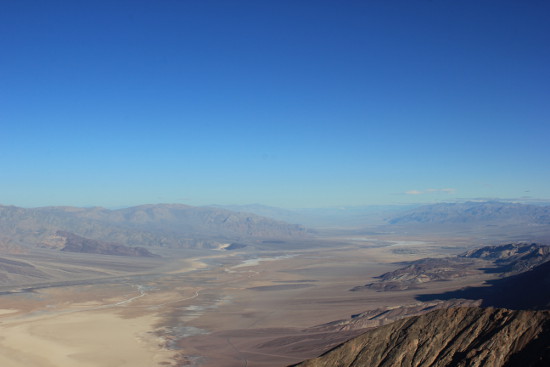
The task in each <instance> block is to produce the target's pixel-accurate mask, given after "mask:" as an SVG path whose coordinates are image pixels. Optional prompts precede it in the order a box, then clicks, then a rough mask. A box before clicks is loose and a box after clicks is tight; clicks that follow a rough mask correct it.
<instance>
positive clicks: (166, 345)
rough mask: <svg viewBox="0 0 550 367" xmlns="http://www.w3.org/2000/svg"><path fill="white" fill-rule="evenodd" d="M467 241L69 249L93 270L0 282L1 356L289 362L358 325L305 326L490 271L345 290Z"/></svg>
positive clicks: (362, 238) (370, 239)
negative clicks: (390, 287) (129, 252)
mask: <svg viewBox="0 0 550 367" xmlns="http://www.w3.org/2000/svg"><path fill="white" fill-rule="evenodd" d="M472 245H474V244H472V242H471V240H470V239H465V238H457V237H455V238H452V239H449V238H443V237H442V238H438V237H426V236H423V237H420V236H418V237H410V236H408V237H399V236H389V235H384V236H372V235H369V236H366V235H350V234H334V235H332V236H326V235H325V236H323V238H319V239H318V240H315V241H310V242H308V243H274V244H271V245H270V244H267V245H266V246H263V247H262V249H256V250H254V251H250V249H246V248H245V249H239V250H234V251H226V250H223V249H221V250H219V251H213V250H187V251H184V250H163V252H162V253H161V257H160V258H155V259H140V258H131V259H126V258H125V259H121V260H119V259H118V258H117V257H113V256H107V255H90V254H71V255H70V256H74V257H75V259H76V258H77V257H84V258H86V259H87V260H86V261H87V262H88V265H87V268H88V269H91V268H93V267H96V268H97V269H98V273H100V272H99V269H101V276H98V277H93V276H89V277H87V278H86V279H76V280H72V281H71V280H70V274H69V275H67V280H65V281H59V282H50V283H46V284H38V283H37V284H35V285H32V286H25V287H8V286H4V287H3V288H2V289H1V291H2V292H1V295H0V364H1V365H3V366H12V367H20V366H21V367H23V366H30V365H33V366H45V367H49V366H55V367H65V366H67V367H69V366H71V367H72V366H85V367H87V366H90V367H92V366H94V367H104V366H133V367H136V366H144V367H145V366H148V367H149V366H204V367H210V366H212V367H213V366H218V367H224V366H227V367H229V366H265V367H268V366H286V365H290V364H292V363H297V362H299V361H301V360H304V359H306V358H311V357H314V356H317V355H319V354H320V353H321V352H323V351H324V350H327V349H328V348H330V347H332V346H334V345H336V344H338V343H340V342H343V341H344V340H346V339H347V338H350V337H352V336H355V335H357V333H358V331H357V330H349V331H347V332H339V333H330V332H326V331H322V329H319V328H316V326H319V325H323V324H325V323H329V322H331V321H334V320H339V319H347V318H350V317H351V316H352V315H354V314H358V313H361V312H364V311H367V310H372V309H376V308H382V307H386V308H388V307H389V308H391V307H397V306H403V305H413V304H417V303H418V301H417V300H416V299H415V297H416V296H418V295H419V294H422V293H434V292H435V293H439V292H444V291H447V290H452V289H457V288H460V287H463V286H466V285H478V284H481V283H482V282H483V280H484V279H487V278H489V277H490V275H486V276H484V277H479V276H476V277H465V278H460V279H457V280H456V281H448V282H433V283H430V284H428V285H427V286H426V287H424V288H423V289H415V290H407V291H401V292H377V291H376V290H370V289H367V290H363V291H360V292H352V291H350V289H352V288H353V287H356V286H360V285H363V284H365V283H368V282H371V281H373V277H376V276H378V275H380V274H382V273H385V272H388V271H392V270H395V269H397V268H398V267H400V266H401V265H400V263H401V262H403V261H410V260H416V259H419V258H422V257H428V256H446V255H453V254H456V253H459V252H462V251H464V250H465V249H466V248H468V247H471V246H472ZM67 256H69V255H67ZM11 257H12V258H14V259H16V258H18V257H20V258H24V257H25V255H24V254H22V255H12V256H11ZM113 258H116V259H115V260H113ZM27 261H28V259H27ZM52 261H53V260H52ZM80 265H82V264H80Z"/></svg>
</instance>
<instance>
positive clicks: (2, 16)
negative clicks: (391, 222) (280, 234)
mask: <svg viewBox="0 0 550 367" xmlns="http://www.w3.org/2000/svg"><path fill="white" fill-rule="evenodd" d="M0 50H1V51H0V128H1V129H0V143H1V145H0V203H2V204H11V205H18V206H27V207H32V206H44V205H76V206H89V205H98V206H106V207H119V206H130V205H138V204H144V203H158V202H170V203H172V202H174V203H186V204H190V205H207V204H247V203H263V204H268V205H274V206H282V207H323V206H337V205H368V204H395V203H413V202H415V203H416V202H437V201H452V200H456V199H459V198H477V197H499V198H505V199H510V198H520V197H524V196H529V197H534V198H539V199H550V148H549V147H550V144H549V143H548V142H549V138H550V66H549V65H550V2H547V1H542V0H540V1H536V0H533V1H519V0H517V1H504V0H499V1H496V0H495V1H483V0H482V1H479V0H477V1H469V0H463V1H457V0H453V1H451V0H448V1H446V0H440V1H427V0H426V1H411V0H408V1H378V0H376V1H375V0H373V1H323V0H316V1H300V0H293V1H290V0H289V1H284V0H276V1H257V0H256V1H238V0H235V1H209V0H200V1H199V0H193V1H192V0H189V1H181V0H158V1H153V0H149V1H144V0H131V1H130V0H129V1H123V0H120V1H113V0H110V1H103V0H95V1H74V0H71V1H69V0H67V1H55V0H48V1H38V0H36V1H28V0H17V1H2V2H0Z"/></svg>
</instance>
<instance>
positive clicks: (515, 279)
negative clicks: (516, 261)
mask: <svg viewBox="0 0 550 367" xmlns="http://www.w3.org/2000/svg"><path fill="white" fill-rule="evenodd" d="M486 283H487V285H486V286H485V285H484V286H480V287H467V288H464V289H460V290H457V291H451V292H445V293H441V294H422V295H418V296H416V299H417V300H419V301H423V302H427V301H433V300H450V299H471V300H478V299H481V300H482V303H481V306H482V307H500V308H508V309H514V310H520V309H549V308H550V261H548V262H545V263H543V264H541V265H539V266H537V267H535V268H533V269H532V270H530V271H527V272H524V273H521V274H518V275H513V276H509V277H506V278H502V279H495V280H490V281H487V282H486Z"/></svg>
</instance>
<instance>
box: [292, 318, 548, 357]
mask: <svg viewBox="0 0 550 367" xmlns="http://www.w3.org/2000/svg"><path fill="white" fill-rule="evenodd" d="M548 363H550V312H549V311H512V310H506V309H494V308H475V307H467V308H462V307H461V308H449V309H442V310H436V311H433V312H430V313H427V314H425V315H421V316H415V317H411V318H407V319H403V320H400V321H396V322H394V323H392V324H389V325H385V326H381V327H379V328H377V329H372V330H369V331H367V332H366V333H365V334H363V335H360V336H358V337H355V338H353V339H351V340H349V341H347V342H345V343H343V344H341V345H339V346H337V347H335V348H333V349H332V350H330V351H328V352H326V353H324V354H323V355H321V356H320V357H318V358H314V359H311V360H308V361H305V362H302V363H299V364H297V365H295V366H302V367H328V366H330V367H336V366H338V367H344V366H345V367H359V366H361V367H362V366H369V367H377V366H379V367H382V366H411V367H416V366H419V367H420V366H426V367H428V366H430V367H439V366H441V367H443V366H457V367H458V366H492V367H499V366H506V367H512V366H522V367H528V366H546V365H548Z"/></svg>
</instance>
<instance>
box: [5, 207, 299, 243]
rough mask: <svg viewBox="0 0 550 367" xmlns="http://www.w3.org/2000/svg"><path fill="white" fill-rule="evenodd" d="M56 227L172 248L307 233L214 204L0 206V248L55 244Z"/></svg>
mask: <svg viewBox="0 0 550 367" xmlns="http://www.w3.org/2000/svg"><path fill="white" fill-rule="evenodd" d="M58 231H63V232H66V233H71V234H73V235H76V236H80V237H83V238H85V239H89V240H96V241H104V242H108V243H110V244H111V245H113V244H118V245H124V246H145V247H150V246H153V247H157V246H161V247H170V248H185V247H217V246H219V245H220V243H232V242H242V241H245V242H246V241H250V242H254V241H261V240H288V239H297V238H304V237H307V235H308V233H307V231H306V229H305V228H303V227H301V226H299V225H295V224H288V223H284V222H281V221H277V220H274V219H270V218H265V217H261V216H258V215H254V214H251V213H237V212H233V211H230V210H226V209H220V208H212V207H193V206H187V205H179V204H159V205H142V206H137V207H131V208H125V209H119V210H109V209H105V208H98V207H95V208H75V207H43V208H32V209H25V208H19V207H14V206H0V248H2V247H3V248H7V249H14V248H17V247H18V246H37V245H44V246H45V247H48V246H49V245H52V243H53V244H54V245H55V242H56V241H58V240H59V239H58V238H57V237H58ZM80 242H81V243H82V241H80ZM96 247H97V246H96Z"/></svg>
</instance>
